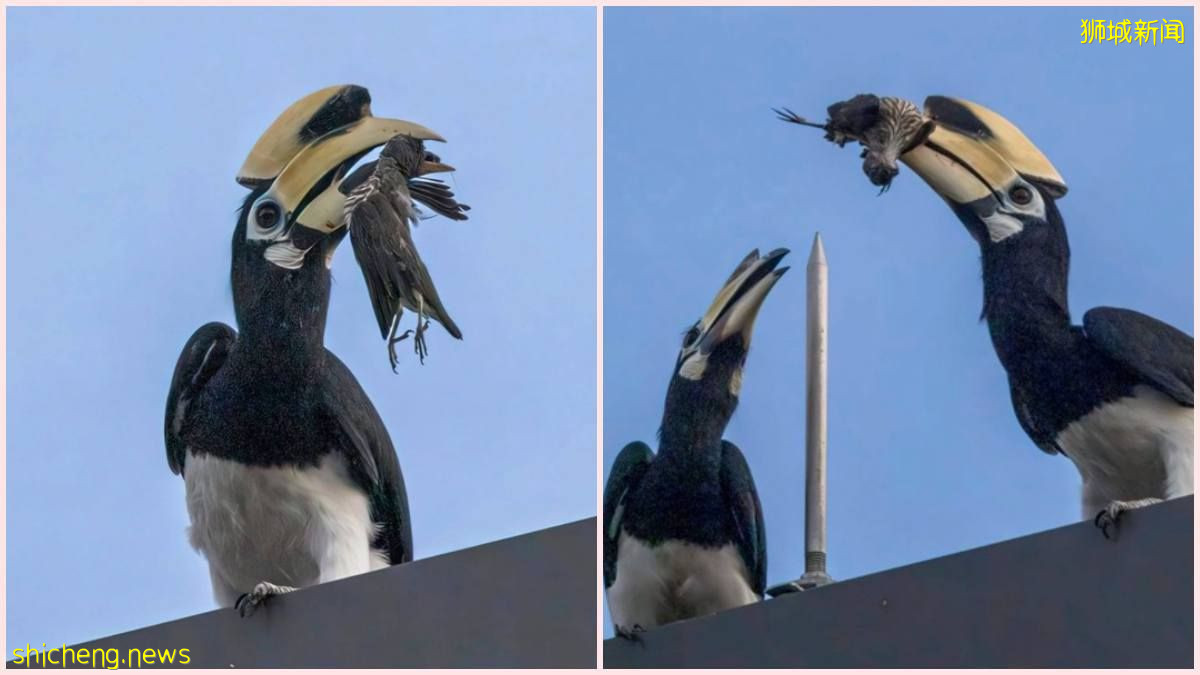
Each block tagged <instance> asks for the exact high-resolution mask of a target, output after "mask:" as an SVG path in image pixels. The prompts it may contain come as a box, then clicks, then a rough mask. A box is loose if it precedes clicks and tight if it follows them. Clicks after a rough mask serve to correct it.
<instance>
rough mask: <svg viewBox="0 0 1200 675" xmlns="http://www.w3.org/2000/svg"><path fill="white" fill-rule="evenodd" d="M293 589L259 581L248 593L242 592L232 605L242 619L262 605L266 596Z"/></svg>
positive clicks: (280, 593) (292, 589) (281, 593)
mask: <svg viewBox="0 0 1200 675" xmlns="http://www.w3.org/2000/svg"><path fill="white" fill-rule="evenodd" d="M294 590H296V589H295V588H293V587H291V586H277V585H275V584H273V583H271V582H269V581H260V582H258V584H256V585H255V586H254V590H252V591H250V592H249V593H243V594H242V597H240V598H238V599H237V602H236V603H235V604H234V605H233V607H234V609H236V610H237V611H238V614H240V615H241V616H242V618H243V619H244V618H246V617H248V616H250V615H251V614H253V613H254V612H255V610H257V609H258V608H259V607H260V606H262V604H263V603H264V602H266V601H267V598H269V597H271V596H273V595H283V594H284V593H291V592H292V591H294Z"/></svg>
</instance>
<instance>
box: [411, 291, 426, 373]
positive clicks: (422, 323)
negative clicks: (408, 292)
mask: <svg viewBox="0 0 1200 675" xmlns="http://www.w3.org/2000/svg"><path fill="white" fill-rule="evenodd" d="M427 328H429V319H427V318H425V296H424V295H421V294H420V293H417V332H416V335H414V336H413V343H414V346H415V348H416V350H417V358H418V359H420V360H421V364H422V365H424V364H425V357H426V356H427V355H428V354H429V347H428V346H427V345H426V344H425V330H426V329H427Z"/></svg>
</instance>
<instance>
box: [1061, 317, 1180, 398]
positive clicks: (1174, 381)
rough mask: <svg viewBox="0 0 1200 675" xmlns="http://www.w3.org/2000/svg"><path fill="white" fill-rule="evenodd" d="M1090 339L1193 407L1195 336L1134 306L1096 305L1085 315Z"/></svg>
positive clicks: (1162, 390)
mask: <svg viewBox="0 0 1200 675" xmlns="http://www.w3.org/2000/svg"><path fill="white" fill-rule="evenodd" d="M1083 331H1084V333H1085V334H1086V335H1087V337H1088V340H1089V341H1090V342H1091V343H1092V344H1093V345H1094V346H1096V347H1097V348H1098V349H1099V350H1100V351H1102V352H1104V354H1106V355H1107V356H1108V357H1109V358H1111V359H1113V360H1114V361H1116V362H1117V363H1120V364H1121V365H1123V366H1125V367H1126V368H1128V369H1129V370H1131V371H1133V372H1134V373H1137V375H1138V376H1139V377H1141V378H1142V379H1143V380H1145V381H1146V383H1147V384H1150V385H1152V386H1153V387H1154V388H1156V389H1158V390H1159V391H1161V392H1163V393H1164V394H1167V395H1168V396H1170V397H1171V398H1173V399H1175V400H1176V401H1177V402H1178V403H1179V404H1180V405H1184V406H1188V407H1189V408H1190V407H1193V405H1194V403H1193V399H1194V391H1195V380H1194V375H1193V368H1192V351H1193V347H1192V343H1193V339H1192V336H1190V335H1188V334H1187V333H1184V332H1183V331H1181V330H1179V329H1177V328H1175V327H1174V326H1171V325H1170V324H1166V323H1163V322H1162V321H1159V320H1158V319H1155V318H1154V317H1151V316H1146V315H1145V314H1142V313H1141V312H1135V311H1133V310H1130V309H1118V308H1115V307H1096V308H1095V309H1092V310H1090V311H1088V313H1087V314H1084V315H1083Z"/></svg>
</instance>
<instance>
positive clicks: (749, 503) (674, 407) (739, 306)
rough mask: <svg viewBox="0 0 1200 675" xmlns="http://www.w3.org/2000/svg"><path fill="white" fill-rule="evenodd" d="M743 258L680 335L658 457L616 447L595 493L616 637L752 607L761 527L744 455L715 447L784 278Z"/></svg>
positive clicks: (759, 580)
mask: <svg viewBox="0 0 1200 675" xmlns="http://www.w3.org/2000/svg"><path fill="white" fill-rule="evenodd" d="M785 255H787V250H786V249H778V250H775V251H772V252H771V253H769V254H767V255H766V256H764V257H759V255H758V251H757V250H755V251H752V252H751V253H750V255H748V256H746V258H745V259H744V260H742V262H741V264H739V265H738V267H737V269H735V270H734V272H733V275H732V276H730V277H729V280H728V281H726V282H725V285H724V286H722V288H721V290H720V292H718V293H717V296H716V298H715V299H714V300H713V302H712V305H711V306H710V307H709V309H708V312H707V313H705V315H704V316H703V317H702V318H701V319H700V320H699V321H698V322H696V324H695V325H694V326H692V328H691V329H690V330H688V332H687V334H686V335H685V336H684V338H683V345H682V346H681V347H680V350H679V356H678V358H676V360H675V368H674V370H673V371H672V374H671V382H670V384H669V385H668V387H667V398H666V405H665V408H664V410H663V416H662V426H661V427H660V429H659V445H658V454H655V453H654V452H652V451H651V450H650V447H649V446H647V445H646V444H645V443H641V442H634V443H630V444H629V445H626V446H625V448H624V449H622V450H621V453H620V454H619V455H618V456H617V459H616V461H614V462H613V466H612V469H611V471H610V472H609V477H608V483H607V484H606V485H605V487H604V521H603V523H604V533H603V536H604V587H605V594H606V596H607V598H608V607H609V610H610V611H611V612H612V618H613V623H615V624H616V630H617V633H618V634H619V635H622V636H627V637H628V636H630V635H631V634H632V632H634V631H639V630H644V629H648V628H651V627H654V626H659V625H662V624H665V623H670V622H672V621H679V620H682V619H687V618H691V617H695V616H702V615H705V614H709V613H712V612H717V611H720V610H723V609H729V608H731V607H737V606H740V605H745V604H749V603H752V602H755V601H757V600H761V599H762V595H763V591H764V587H765V586H766V578H767V544H766V530H765V529H764V527H763V514H762V506H761V505H760V503H759V499H758V492H757V490H756V489H755V487H754V478H753V477H752V476H751V474H750V467H749V466H748V465H747V464H746V458H745V457H744V456H743V455H742V451H741V450H739V449H738V447H737V446H736V445H734V444H733V443H731V442H729V441H727V440H723V439H722V438H721V437H722V435H723V434H724V432H725V425H726V424H728V423H729V419H730V417H732V416H733V411H734V409H735V408H736V407H737V403H738V396H739V394H740V392H741V387H742V369H743V367H744V366H745V362H746V355H747V353H748V351H749V349H750V336H751V333H752V331H753V330H754V321H755V319H756V318H757V316H758V311H759V309H760V308H761V307H762V303H763V301H764V300H765V299H766V297H767V294H768V293H769V292H770V291H771V289H772V288H773V287H774V286H775V283H776V282H777V281H779V278H780V277H781V276H783V273H784V272H786V271H787V269H788V268H786V267H779V263H780V261H781V260H783V257H784V256H785Z"/></svg>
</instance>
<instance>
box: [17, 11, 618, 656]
mask: <svg viewBox="0 0 1200 675" xmlns="http://www.w3.org/2000/svg"><path fill="white" fill-rule="evenodd" d="M7 16H8V28H7V30H8V64H9V65H8V144H9V145H8V199H9V201H8V223H9V229H8V235H7V236H8V238H7V245H8V264H9V267H8V354H7V356H8V420H9V427H8V439H7V441H8V446H7V447H8V466H7V468H8V475H9V476H10V479H9V481H8V535H7V536H8V544H9V546H8V577H7V581H8V585H7V588H8V608H9V609H8V630H7V638H8V642H9V644H10V645H15V644H18V643H19V644H24V643H26V642H29V643H32V644H35V645H39V644H41V643H43V642H45V643H48V644H51V645H54V644H61V643H62V642H64V641H66V642H68V643H70V642H76V641H79V640H84V639H88V638H94V637H100V636H103V635H106V634H110V633H113V632H117V631H122V630H127V629H131V628H135V627H139V626H143V625H148V624H151V623H157V622H160V621H164V620H167V619H173V618H178V617H181V616H185V615H188V614H192V613H196V612H200V611H205V610H208V609H211V608H212V607H213V605H212V600H211V596H210V590H209V581H208V573H207V569H206V566H205V563H204V561H203V559H202V558H201V557H200V556H199V555H198V554H196V553H195V552H193V551H192V549H191V548H190V547H189V546H188V544H187V543H186V540H185V535H184V529H185V527H186V525H187V515H186V511H185V507H184V497H183V482H182V481H181V480H180V479H179V478H178V477H177V476H174V475H172V474H171V473H170V471H169V470H168V468H167V464H166V457H165V452H164V450H163V439H162V419H163V418H162V415H163V408H164V401H165V397H166V392H167V387H168V384H169V380H170V377H171V372H172V369H173V368H174V365H175V359H176V357H177V356H178V354H179V350H180V348H181V347H182V346H183V343H184V341H185V340H186V339H187V338H188V336H189V335H190V334H191V332H192V331H193V330H194V329H195V328H197V327H198V326H200V325H201V324H202V323H204V322H206V321H210V320H223V321H226V322H229V323H231V324H232V323H233V310H232V304H231V298H230V288H229V280H228V275H229V246H230V237H231V234H232V232H233V227H234V224H235V223H234V218H235V210H236V208H237V206H238V205H239V203H240V200H241V199H242V197H243V195H244V191H243V189H242V188H240V187H239V186H238V185H236V184H235V183H234V180H233V177H234V173H235V172H236V171H237V169H238V167H239V166H240V165H241V162H242V160H243V159H244V158H245V155H246V153H247V151H248V150H249V149H250V146H251V145H252V144H253V143H254V141H255V139H256V138H257V137H258V135H259V134H260V133H261V132H262V131H263V130H264V129H266V127H267V125H268V124H269V123H270V122H271V121H272V120H273V119H274V117H275V116H276V115H277V114H278V113H279V112H281V111H282V110H283V109H284V108H285V107H286V106H287V105H288V104H290V103H291V102H292V101H294V100H295V99H297V98H299V97H300V96H302V95H304V94H307V93H309V92H310V91H313V90H316V89H318V88H321V87H324V86H328V85H331V84H339V83H346V82H353V83H357V84H361V85H364V86H366V87H368V88H369V89H370V90H371V94H372V96H373V99H374V104H373V108H374V111H375V113H376V114H377V115H381V116H387V117H400V118H404V119H410V120H414V121H418V122H421V123H424V124H426V125H428V126H430V127H431V128H433V129H435V130H437V131H438V132H440V133H441V134H442V135H443V136H445V137H446V138H447V139H449V140H450V142H449V143H448V144H447V145H445V146H439V147H438V148H436V149H435V150H436V151H437V152H438V153H439V154H440V155H441V156H442V157H443V158H444V159H445V160H446V161H448V162H450V163H452V164H454V165H455V166H457V167H458V168H459V172H458V173H457V174H456V175H455V177H454V179H453V180H454V184H455V188H456V191H457V192H458V194H459V196H460V197H461V198H462V199H463V201H465V202H467V203H469V204H470V205H471V206H472V207H473V210H472V211H471V219H470V220H469V221H467V222H465V223H454V222H451V221H447V220H445V219H434V220H430V221H427V222H426V223H424V224H422V226H421V227H420V228H419V229H418V230H417V231H416V233H415V237H416V241H417V245H418V246H419V248H420V250H421V253H422V256H423V258H424V260H425V262H426V264H427V265H428V266H429V268H430V270H431V272H432V274H433V276H434V278H435V280H436V282H437V286H438V290H439V292H440V294H441V297H442V299H443V301H444V302H445V303H446V306H447V308H448V309H449V311H450V312H451V314H452V315H453V317H454V318H455V320H456V321H457V323H458V324H459V326H461V328H462V330H463V332H464V334H465V340H464V341H463V342H457V341H455V340H452V339H450V338H449V336H447V335H446V334H445V333H444V331H442V330H441V329H440V328H439V327H437V326H434V327H433V328H432V329H431V332H430V336H429V349H430V354H429V357H428V359H427V360H426V363H425V366H424V367H421V366H419V365H418V364H417V361H416V359H415V357H414V356H413V354H412V353H411V350H410V349H409V348H407V347H405V348H403V349H401V356H402V357H403V359H402V364H401V369H400V374H399V375H393V374H392V372H391V369H390V368H389V366H388V361H387V356H386V351H385V347H384V343H383V342H382V341H381V340H380V339H379V334H378V332H377V328H376V325H375V319H374V317H373V315H372V313H371V309H370V306H369V302H368V299H367V293H366V289H365V287H364V284H363V281H362V277H361V274H360V272H359V270H358V268H357V266H356V265H355V262H354V257H353V255H352V254H351V251H350V250H349V249H350V247H349V245H348V244H347V245H344V246H343V247H342V248H341V250H339V253H338V256H337V258H336V259H335V262H334V267H333V273H334V277H335V285H334V289H333V294H332V301H331V309H330V315H329V326H328V330H327V332H326V344H327V345H328V346H329V347H330V348H331V349H332V350H333V351H334V352H335V353H337V354H338V355H339V356H340V357H341V358H342V359H343V360H344V361H345V362H346V363H347V365H348V366H349V367H350V369H351V370H352V371H353V372H354V373H355V374H356V375H357V377H358V379H359V381H360V382H361V383H362V385H363V387H364V389H365V390H366V392H367V393H368V395H369V396H371V398H372V399H373V401H374V402H375V405H376V407H377V408H378V409H379V410H380V413H381V415H382V416H383V418H384V422H385V423H386V424H387V426H388V429H389V430H390V432H391V435H392V438H393V440H394V441H395V444H396V447H397V451H398V454H399V457H400V461H401V465H402V467H403V469H404V473H405V477H406V479H407V483H408V495H409V500H410V502H411V505H412V511H413V519H414V538H415V547H416V553H417V557H419V558H423V557H428V556H431V555H436V554H439V553H444V552H447V551H451V550H455V549H459V548H463V547H466V546H471V545H475V544H480V543H484V542H487V541H492V540H496V539H500V538H503V537H508V536H511V535H515V534H519V533H522V532H527V531H530V530H534V529H540V528H544V527H549V526H552V525H556V524H560V523H564V522H567V521H572V520H576V519H579V518H584V517H588V516H591V515H593V514H594V513H595V500H596V491H595V453H594V449H595V439H596V428H595V419H596V418H595V405H596V400H595V399H596V395H595V392H596V382H595V380H596V376H595V373H596V361H595V360H596V349H595V344H596V340H595V331H596V320H595V317H596V309H595V308H596V305H595V297H596V263H595V261H596V246H595V241H596V237H595V200H596V174H595V172H596V169H595V167H596V149H595V137H596V136H595V130H596V112H595V111H596V96H595V92H596V85H595V72H596V60H595V59H596V45H595V34H596V27H595V14H594V11H593V10H592V9H590V8H577V9H554V10H545V9H538V10H526V9H434V10H425V9H400V8H389V9H339V10H336V11H330V10H323V9H288V10H279V9H29V8H10V9H9V10H8V13H7ZM408 318H409V319H411V317H408Z"/></svg>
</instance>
